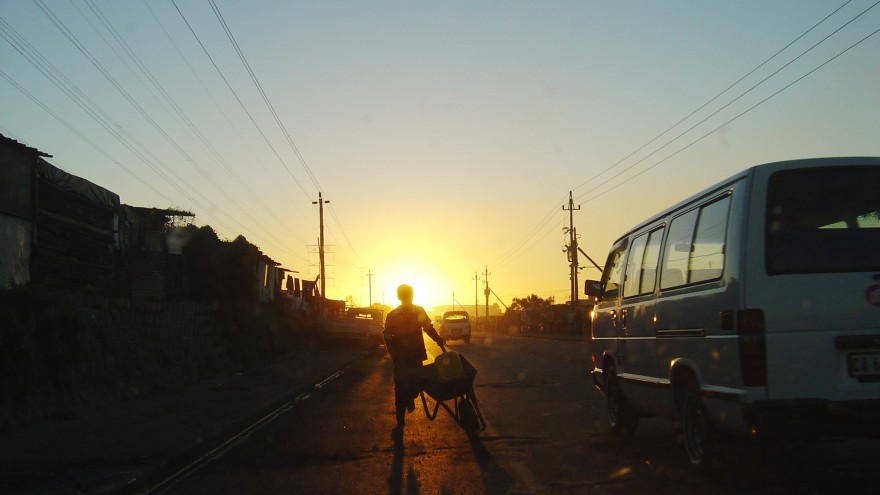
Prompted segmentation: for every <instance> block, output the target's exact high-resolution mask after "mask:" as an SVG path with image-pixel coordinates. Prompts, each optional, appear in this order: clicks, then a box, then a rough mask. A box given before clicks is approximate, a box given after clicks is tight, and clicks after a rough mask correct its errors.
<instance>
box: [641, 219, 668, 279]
mask: <svg viewBox="0 0 880 495" xmlns="http://www.w3.org/2000/svg"><path fill="white" fill-rule="evenodd" d="M662 241H663V229H662V228H660V229H657V230H654V231H651V233H650V234H648V246H647V247H646V248H645V261H644V262H643V263H642V282H641V284H640V287H641V288H640V290H639V293H640V294H646V293H649V292H654V283H655V282H656V281H657V268H658V267H659V266H660V243H661V242H662Z"/></svg>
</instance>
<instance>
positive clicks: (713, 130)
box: [584, 2, 880, 201]
mask: <svg viewBox="0 0 880 495" xmlns="http://www.w3.org/2000/svg"><path fill="white" fill-rule="evenodd" d="M878 3H880V2H878ZM875 5H876V4H875ZM877 33H880V29H877V30H875V31H874V32H872V33H871V34H869V35H867V36H865V37H864V38H862V39H860V40H859V41H857V42H855V43H853V44H852V45H850V46H849V47H847V48H846V49H845V50H843V51H841V52H839V53H838V54H837V55H835V56H833V57H831V58H830V59H828V60H826V61H825V62H823V63H822V64H820V65H819V66H817V67H815V68H813V69H812V70H810V71H809V72H807V73H806V74H804V75H802V76H801V77H799V78H797V79H795V80H794V81H792V82H790V83H789V84H787V85H785V86H784V87H782V88H781V89H779V90H778V91H776V92H775V93H773V94H771V95H770V96H768V97H766V98H764V99H763V100H761V101H759V102H758V103H755V104H754V105H752V106H751V107H749V108H747V109H746V110H744V111H743V112H741V113H739V114H738V115H736V116H735V117H733V118H732V119H730V120H728V121H727V122H724V123H723V124H721V125H719V126H718V127H716V128H714V129H712V130H711V131H709V132H707V133H706V134H703V135H702V136H700V137H699V138H697V139H695V140H693V141H691V142H690V143H688V144H687V145H685V146H684V147H683V148H681V149H679V150H678V151H676V152H674V153H672V154H671V155H669V156H667V157H666V158H664V159H662V160H660V161H658V162H657V163H654V164H653V165H651V166H650V167H648V168H646V169H644V170H642V171H640V172H638V173H637V174H635V175H633V176H632V177H628V178H627V179H626V180H624V181H622V182H620V183H618V184H616V185H614V186H612V187H611V188H609V189H607V190H605V191H602V192H601V193H599V194H597V195H595V196H593V197H591V198H587V199H585V200H584V201H592V200H594V199H596V198H598V197H600V196H602V195H604V194H606V193H609V192H611V191H613V190H614V189H617V188H618V187H620V186H622V185H624V184H625V183H627V182H629V181H631V180H633V179H635V178H636V177H638V176H640V175H642V174H644V173H645V172H647V171H649V170H651V169H653V168H655V167H657V166H658V165H660V164H662V163H664V162H666V160H669V159H670V158H672V157H674V156H676V155H678V154H679V153H681V152H683V151H685V150H686V149H688V148H690V147H691V146H693V145H695V144H697V143H698V142H700V141H702V140H703V139H705V138H707V137H709V136H710V135H712V134H714V133H715V132H718V130H720V129H722V128H723V127H725V126H727V125H729V124H730V123H731V122H733V121H735V120H737V119H739V118H740V117H742V116H743V115H745V114H747V113H749V112H751V111H752V110H754V109H755V108H757V107H759V106H761V105H763V104H764V103H766V102H767V101H768V100H770V99H771V98H773V97H775V96H776V95H778V94H780V93H782V92H783V91H785V90H787V89H788V88H790V87H792V86H794V85H795V84H797V83H798V82H800V81H801V80H803V79H804V78H806V77H807V76H809V75H811V74H813V73H814V72H816V71H818V70H819V69H821V68H822V67H825V66H826V65H828V64H829V63H831V62H832V61H834V60H836V59H837V58H838V57H840V56H842V55H843V54H845V53H846V52H848V51H850V50H852V49H853V48H855V47H856V46H858V45H860V44H862V43H863V42H865V41H867V40H868V39H869V38H871V37H873V36H875V35H876V34H877Z"/></svg>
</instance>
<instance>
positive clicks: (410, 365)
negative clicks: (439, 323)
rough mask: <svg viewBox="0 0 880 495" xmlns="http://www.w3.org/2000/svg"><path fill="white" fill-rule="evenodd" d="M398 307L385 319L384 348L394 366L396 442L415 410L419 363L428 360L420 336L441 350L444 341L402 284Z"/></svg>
mask: <svg viewBox="0 0 880 495" xmlns="http://www.w3.org/2000/svg"><path fill="white" fill-rule="evenodd" d="M397 298H398V299H400V306H398V307H396V308H394V309H393V310H391V312H390V313H388V317H387V318H386V319H385V329H384V330H383V332H382V334H383V336H384V337H385V347H386V349H388V353H389V354H391V360H392V361H393V362H394V412H395V416H396V418H397V426H395V427H394V429H393V430H392V435H393V436H394V437H395V439H402V438H403V426H404V423H405V420H404V417H405V415H406V411H407V410H409V411H410V412H412V411H413V410H414V409H415V398H416V396H418V394H419V391H420V390H421V385H420V378H419V377H420V375H421V371H422V361H424V360H426V359H428V353H427V351H426V349H425V341H424V339H423V338H422V332H425V333H427V334H428V336H429V337H431V338H432V339H434V342H437V345H439V346H440V347H441V348H442V347H443V344H444V341H443V338H442V337H440V335H439V334H438V333H437V331H436V330H434V325H432V324H431V318H429V317H428V314H427V313H426V312H425V308H422V307H421V306H416V305H415V304H413V303H412V300H413V289H412V287H410V286H409V285H406V284H403V285H401V286H399V287H398V288H397Z"/></svg>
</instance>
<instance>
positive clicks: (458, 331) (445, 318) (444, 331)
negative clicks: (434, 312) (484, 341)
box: [438, 311, 471, 344]
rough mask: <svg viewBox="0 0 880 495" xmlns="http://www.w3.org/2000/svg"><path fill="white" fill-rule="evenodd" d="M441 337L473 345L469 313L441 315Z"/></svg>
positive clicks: (457, 312) (449, 312) (447, 312)
mask: <svg viewBox="0 0 880 495" xmlns="http://www.w3.org/2000/svg"><path fill="white" fill-rule="evenodd" d="M438 332H439V333H440V336H441V337H443V339H444V340H447V341H448V340H463V341H464V342H465V343H466V344H470V343H471V320H470V317H469V316H468V313H467V311H444V312H443V313H442V314H441V315H440V328H439V329H438Z"/></svg>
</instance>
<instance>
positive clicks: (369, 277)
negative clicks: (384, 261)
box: [367, 270, 373, 307]
mask: <svg viewBox="0 0 880 495" xmlns="http://www.w3.org/2000/svg"><path fill="white" fill-rule="evenodd" d="M367 291H368V292H367V293H368V294H369V295H370V306H369V307H372V306H373V272H371V271H369V270H368V271H367Z"/></svg>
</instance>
